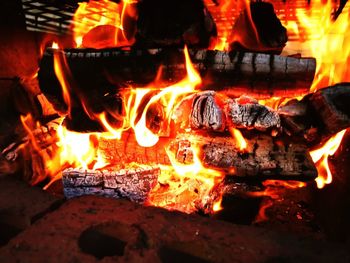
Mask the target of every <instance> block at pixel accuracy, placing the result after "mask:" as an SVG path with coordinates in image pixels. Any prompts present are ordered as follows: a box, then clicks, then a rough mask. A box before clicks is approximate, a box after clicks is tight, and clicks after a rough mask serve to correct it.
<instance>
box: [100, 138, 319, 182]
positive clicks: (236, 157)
mask: <svg viewBox="0 0 350 263" xmlns="http://www.w3.org/2000/svg"><path fill="white" fill-rule="evenodd" d="M192 135H193V134H192ZM246 142H247V149H246V151H244V152H242V151H241V150H240V149H239V146H238V144H237V142H236V141H235V140H234V139H233V138H232V137H219V136H216V137H208V136H202V135H199V134H195V135H194V136H191V135H188V134H180V135H178V136H177V137H176V138H160V141H159V142H158V144H157V145H155V146H153V147H149V148H145V147H141V146H139V145H138V143H137V141H136V139H135V138H134V135H132V134H129V135H127V134H124V135H123V137H122V138H121V140H105V139H101V140H100V142H99V151H100V153H101V154H102V156H103V157H104V158H106V159H107V160H108V161H109V162H110V163H112V164H113V163H129V162H137V163H141V164H170V161H169V157H168V155H167V153H166V152H165V147H167V145H169V149H170V151H171V152H172V153H173V154H174V155H175V156H176V159H177V161H178V162H182V163H191V162H192V161H193V159H192V158H193V152H192V149H191V145H192V146H193V145H196V146H198V147H199V148H200V150H201V153H200V156H199V157H200V160H201V161H202V163H203V164H204V165H205V166H206V167H208V168H214V169H219V170H223V171H224V172H225V173H227V174H232V175H233V176H235V177H243V178H256V179H258V180H265V179H279V180H300V181H308V180H313V179H314V178H315V177H316V176H317V171H316V168H315V166H314V164H313V162H312V160H311V158H310V155H309V153H308V150H307V148H306V147H305V146H303V145H301V144H294V143H287V142H285V143H284V142H282V140H281V139H277V138H272V137H271V136H269V135H264V134H259V135H258V134H254V135H250V136H249V137H246Z"/></svg>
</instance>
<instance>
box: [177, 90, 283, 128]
mask: <svg viewBox="0 0 350 263" xmlns="http://www.w3.org/2000/svg"><path fill="white" fill-rule="evenodd" d="M172 119H173V120H174V122H175V124H176V125H177V126H178V129H181V128H182V129H187V128H189V127H191V128H193V129H202V130H209V131H221V132H222V131H224V130H225V129H228V128H230V127H234V128H244V129H256V130H260V131H266V130H267V129H276V130H278V129H279V128H280V126H281V121H280V117H279V115H278V113H277V112H276V111H275V110H273V109H271V108H269V107H267V106H264V105H260V104H258V101H257V100H255V99H252V98H249V97H247V96H242V97H240V98H238V99H231V98H229V97H226V96H223V95H222V94H218V93H216V92H214V91H203V92H198V93H195V94H193V95H190V96H187V97H185V98H184V99H183V100H182V101H181V102H180V103H179V105H178V107H177V108H176V109H175V111H174V114H173V116H172Z"/></svg>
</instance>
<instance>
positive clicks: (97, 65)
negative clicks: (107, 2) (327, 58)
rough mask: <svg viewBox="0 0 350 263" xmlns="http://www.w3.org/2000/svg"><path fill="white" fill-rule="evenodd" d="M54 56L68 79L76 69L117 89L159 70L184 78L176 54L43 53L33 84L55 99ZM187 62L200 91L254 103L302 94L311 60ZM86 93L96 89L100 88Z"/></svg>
mask: <svg viewBox="0 0 350 263" xmlns="http://www.w3.org/2000/svg"><path fill="white" fill-rule="evenodd" d="M55 52H62V54H63V55H64V56H65V57H66V58H67V62H68V64H69V65H70V69H71V71H72V73H73V75H74V71H76V70H78V71H79V72H84V73H85V74H84V75H85V77H86V78H89V76H90V77H92V76H94V77H96V78H97V79H95V80H94V81H95V82H98V83H100V82H102V83H103V82H106V83H108V82H113V80H110V79H113V77H115V78H118V81H119V82H116V83H109V84H114V85H115V84H116V85H119V87H121V84H120V80H123V82H125V83H129V84H130V83H131V84H135V85H137V84H138V85H144V84H147V83H149V82H151V81H153V80H154V78H155V76H156V73H157V71H158V68H159V67H160V66H161V65H162V66H163V73H164V74H163V75H164V76H165V78H166V79H169V80H172V81H174V80H176V79H180V78H182V77H183V76H184V75H185V65H184V56H183V51H182V50H181V49H148V50H145V49H143V50H142V49H130V50H125V49H124V50H123V49H118V48H114V49H102V50H95V49H65V50H57V49H52V48H47V49H46V51H45V53H44V56H43V58H42V61H41V67H40V71H39V83H40V88H41V90H42V91H43V93H44V94H45V95H46V94H50V93H53V94H51V95H53V96H54V97H57V98H60V96H61V95H60V92H61V89H60V86H59V83H58V81H57V79H56V77H55V74H54V70H53V63H52V60H53V54H54V53H55ZM190 57H191V60H192V62H193V64H194V66H195V67H196V68H197V69H198V70H199V72H200V73H201V75H202V77H203V85H202V89H214V90H217V91H225V92H227V93H228V94H230V95H232V96H240V95H241V94H242V93H245V94H247V95H252V96H254V95H255V97H258V98H263V97H265V98H267V97H270V96H280V97H286V96H287V97H288V96H291V95H292V96H297V95H299V96H300V95H304V94H305V93H307V92H308V91H309V88H310V86H311V83H312V80H313V78H314V73H315V69H316V60H315V59H314V58H293V57H283V56H278V55H269V54H260V53H248V52H224V51H213V50H195V49H191V50H190ZM144 65H146V66H147V68H145V67H144ZM107 75H108V76H109V79H108V81H107ZM105 78H106V79H105ZM77 83H79V81H77ZM84 88H85V87H84ZM53 89H57V90H53ZM86 89H101V86H98V87H86ZM57 98H56V99H57Z"/></svg>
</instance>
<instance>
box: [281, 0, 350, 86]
mask: <svg viewBox="0 0 350 263" xmlns="http://www.w3.org/2000/svg"><path fill="white" fill-rule="evenodd" d="M349 8H350V3H349V2H348V3H347V4H346V5H345V7H344V8H343V11H342V13H341V14H340V15H339V16H338V18H337V19H336V20H335V21H334V20H333V18H332V13H333V11H334V10H335V1H331V0H327V1H322V0H315V1H311V4H310V7H309V9H308V10H305V9H304V8H297V9H296V19H297V21H296V22H295V23H296V24H297V25H295V24H294V23H292V22H288V24H287V25H286V24H285V26H287V28H288V30H289V32H290V33H293V32H294V33H295V32H296V31H297V32H298V36H299V38H300V41H301V43H300V42H299V43H295V42H292V41H290V42H288V43H287V46H286V50H289V49H290V50H295V47H293V46H295V45H296V44H297V45H298V47H296V48H297V49H298V52H301V53H302V56H304V57H305V56H311V57H315V58H316V61H317V67H316V74H315V79H314V82H313V84H312V87H311V91H313V92H314V91H316V90H318V89H320V88H323V87H327V86H331V85H334V84H336V83H339V82H348V81H350V71H349V69H348V68H349V67H348V65H349V64H350V61H349V55H350V23H349ZM288 25H289V26H288Z"/></svg>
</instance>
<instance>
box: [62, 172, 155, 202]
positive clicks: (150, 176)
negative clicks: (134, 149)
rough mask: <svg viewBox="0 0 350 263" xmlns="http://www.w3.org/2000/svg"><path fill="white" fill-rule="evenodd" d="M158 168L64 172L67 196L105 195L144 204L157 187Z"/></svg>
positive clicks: (63, 179) (65, 193)
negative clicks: (150, 192) (151, 191)
mask: <svg viewBox="0 0 350 263" xmlns="http://www.w3.org/2000/svg"><path fill="white" fill-rule="evenodd" d="M159 172H160V170H159V168H158V167H152V166H149V165H148V166H146V165H143V166H142V167H131V168H126V169H122V168H120V169H109V170H102V171H99V170H85V169H72V168H68V169H66V170H64V171H63V176H62V181H63V189H64V195H65V196H66V197H67V198H72V197H77V196H82V195H89V194H93V195H102V196H107V197H113V198H127V199H130V200H132V201H135V202H141V203H142V202H144V201H145V200H146V198H147V196H148V193H149V191H150V190H151V189H152V188H153V187H154V186H155V185H156V183H157V178H158V175H159Z"/></svg>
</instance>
